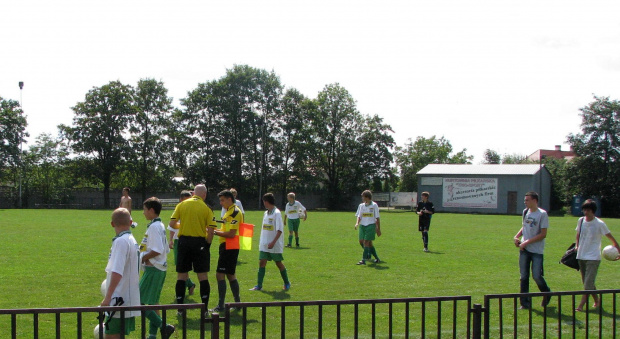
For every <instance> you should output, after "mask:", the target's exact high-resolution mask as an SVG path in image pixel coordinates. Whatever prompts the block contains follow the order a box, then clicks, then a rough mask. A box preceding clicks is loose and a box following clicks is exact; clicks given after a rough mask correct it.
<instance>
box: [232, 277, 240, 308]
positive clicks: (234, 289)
mask: <svg viewBox="0 0 620 339" xmlns="http://www.w3.org/2000/svg"><path fill="white" fill-rule="evenodd" d="M230 291H231V292H232V294H233V298H235V302H236V303H238V302H240V301H241V298H240V297H239V282H238V281H237V279H235V280H232V281H230Z"/></svg>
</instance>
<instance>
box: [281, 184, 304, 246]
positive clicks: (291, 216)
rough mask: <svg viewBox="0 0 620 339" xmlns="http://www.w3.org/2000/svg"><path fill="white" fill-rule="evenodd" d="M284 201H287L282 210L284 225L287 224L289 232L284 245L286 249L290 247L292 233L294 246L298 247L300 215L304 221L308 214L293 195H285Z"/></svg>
mask: <svg viewBox="0 0 620 339" xmlns="http://www.w3.org/2000/svg"><path fill="white" fill-rule="evenodd" d="M286 199H288V204H286V208H285V210H284V223H285V224H287V226H288V232H289V233H288V245H286V247H291V244H292V242H293V233H295V246H296V247H299V224H300V221H299V219H300V215H301V216H302V218H303V219H304V221H306V219H307V218H308V213H307V211H306V208H305V207H304V205H302V204H301V203H300V202H299V201H297V200H295V193H293V192H291V193H289V194H287V196H286Z"/></svg>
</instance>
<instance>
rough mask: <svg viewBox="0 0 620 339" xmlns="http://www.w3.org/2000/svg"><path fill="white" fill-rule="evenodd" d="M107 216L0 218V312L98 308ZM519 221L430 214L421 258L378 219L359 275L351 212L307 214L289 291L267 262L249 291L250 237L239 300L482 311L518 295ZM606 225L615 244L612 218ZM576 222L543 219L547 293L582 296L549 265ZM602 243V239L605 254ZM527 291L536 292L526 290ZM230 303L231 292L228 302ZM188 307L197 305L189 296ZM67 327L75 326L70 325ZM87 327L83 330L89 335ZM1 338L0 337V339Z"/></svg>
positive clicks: (607, 270)
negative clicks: (441, 302) (460, 303)
mask: <svg viewBox="0 0 620 339" xmlns="http://www.w3.org/2000/svg"><path fill="white" fill-rule="evenodd" d="M110 214H111V211H86V210H0V232H1V234H2V240H3V241H2V243H3V245H2V247H1V250H0V253H1V254H2V255H1V256H0V258H1V259H0V262H1V265H0V309H11V308H47V307H73V306H96V305H98V304H99V303H100V302H101V299H102V297H101V295H100V293H99V285H100V283H101V281H102V280H103V279H104V278H105V271H104V269H105V266H106V263H107V258H108V253H109V249H110V245H111V239H112V237H113V236H114V231H113V229H112V228H111V226H110V224H109V220H110ZM170 214H171V211H163V213H162V219H163V220H168V219H169V216H170ZM133 218H134V220H135V221H137V222H138V223H139V226H138V227H137V228H136V229H135V230H134V231H133V233H134V236H135V238H136V240H137V241H138V242H140V240H141V236H142V234H143V233H144V230H145V225H146V221H145V219H144V217H143V216H142V213H141V211H134V213H133ZM520 219H521V217H520V216H504V215H467V214H437V215H435V216H434V217H433V221H432V226H431V231H430V245H429V248H430V250H431V252H430V253H424V252H422V240H421V237H420V233H419V232H418V231H417V216H416V215H415V214H413V213H411V212H396V211H382V214H381V230H382V233H383V235H382V236H381V237H379V238H378V239H377V240H376V241H375V246H376V248H377V252H378V254H379V256H380V258H381V260H382V261H383V262H382V263H380V264H376V265H375V264H369V265H366V266H357V265H355V263H356V262H357V261H359V260H360V257H361V254H362V250H361V248H360V246H359V244H358V241H357V231H355V230H354V229H353V225H354V223H355V216H354V213H353V212H312V211H311V212H310V213H309V215H308V221H306V222H302V224H301V227H300V237H301V241H300V242H301V248H299V249H296V248H293V249H289V248H286V249H285V251H284V259H285V260H284V263H285V265H286V266H287V269H288V272H289V278H290V279H291V282H292V288H291V290H290V291H288V292H283V291H282V280H281V278H280V275H279V274H278V271H277V268H276V267H275V265H274V264H273V263H269V264H268V266H267V274H266V277H265V281H264V285H263V289H264V291H262V292H251V291H248V289H249V288H251V287H252V286H254V285H255V284H256V273H257V267H258V248H257V246H258V238H259V232H258V230H259V229H258V228H257V229H256V231H257V232H255V236H254V239H253V249H252V251H241V253H240V256H239V266H238V268H237V277H238V279H239V283H240V286H241V298H242V301H282V300H291V301H304V300H335V299H368V298H399V297H435V296H456V295H470V296H472V297H473V302H474V303H482V302H483V296H484V295H485V294H494V293H516V292H518V291H519V269H518V249H516V248H515V247H514V245H513V243H512V237H513V236H514V234H515V233H516V232H517V231H518V229H519V225H520ZM261 220H262V212H260V211H248V212H247V215H246V222H249V223H252V224H256V225H258V224H260V222H261ZM605 221H606V223H607V225H608V226H609V228H610V230H611V231H612V233H613V234H615V235H616V237H617V238H619V239H620V219H606V220H605ZM576 222H577V218H575V217H569V216H565V217H551V220H550V228H549V233H548V236H547V243H546V249H545V259H546V262H545V277H546V279H547V282H548V284H549V286H550V287H551V289H552V290H553V291H573V290H580V289H581V287H582V285H581V282H580V278H579V275H578V273H577V272H576V271H574V270H571V269H569V268H567V267H565V266H563V265H560V264H558V263H557V262H558V260H559V258H560V257H561V255H562V254H563V253H564V251H565V250H566V247H567V246H568V245H569V244H570V243H572V242H573V241H574V237H575V232H574V228H575V226H576ZM286 233H288V232H286ZM285 235H286V236H287V235H288V234H285ZM607 243H608V241H607V240H606V239H604V240H603V244H604V246H605V245H607ZM216 251H217V250H216V248H215V247H212V249H211V253H212V257H211V260H212V267H213V268H214V267H215V264H216V262H217V253H216ZM169 263H170V270H169V273H168V276H167V279H166V283H165V286H164V291H163V293H162V300H161V302H162V304H168V303H172V302H173V299H174V285H175V282H176V273H175V272H174V262H173V257H172V254H170V256H169ZM619 265H620V263H618V262H608V261H603V262H602V263H601V266H600V269H599V274H598V278H597V287H598V288H599V289H614V288H618V286H619V284H618V281H619V280H620V270H619V268H620V266H619ZM191 277H192V278H195V275H193V274H191ZM209 279H210V281H211V286H212V294H211V303H210V305H209V306H210V307H213V306H215V304H216V302H217V284H216V283H215V276H214V274H213V273H211V274H210V276H209ZM531 291H532V292H537V289H536V286H535V283H534V282H533V281H532V282H531ZM231 300H232V296H230V291H229V295H228V296H227V301H231ZM191 301H193V302H199V301H200V300H199V298H198V297H197V296H193V297H191V298H190V302H191ZM553 303H554V302H552V305H553ZM563 307H566V306H563ZM345 311H346V312H348V311H349V309H343V312H345ZM381 312H383V311H381ZM70 320H71V321H73V323H75V320H74V318H70ZM42 321H43V323H44V324H42V325H41V331H42V333H45V331H52V329H53V318H50V319H49V321H48V320H47V319H42ZM174 321H175V320H173V323H174ZM46 322H49V324H48V325H49V326H46V325H45V323H46ZM92 323H93V324H94V323H95V321H94V319H93V321H92ZM8 324H10V322H9V318H8V317H0V328H6V327H5V326H7V325H8ZM73 326H74V325H73ZM89 326H90V325H89ZM89 326H86V325H85V328H92V327H89ZM93 326H94V325H93ZM48 327H49V329H47V328H48ZM30 330H31V329H30ZM24 331H26V332H24V333H27V330H24ZM49 333H50V335H49V336H47V335H42V337H44V338H47V337H52V335H51V333H53V332H49ZM86 333H90V330H88V331H86ZM5 334H6V333H0V337H4V335H5ZM191 335H196V333H193V334H191V333H190V337H191ZM73 337H75V336H74V335H73ZM131 337H138V335H132V336H131ZM309 337H313V336H312V335H309Z"/></svg>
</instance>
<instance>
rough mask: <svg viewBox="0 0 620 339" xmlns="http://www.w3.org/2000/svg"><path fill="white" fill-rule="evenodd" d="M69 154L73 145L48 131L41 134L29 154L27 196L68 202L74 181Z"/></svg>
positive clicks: (55, 201)
mask: <svg viewBox="0 0 620 339" xmlns="http://www.w3.org/2000/svg"><path fill="white" fill-rule="evenodd" d="M68 157H69V149H68V147H67V145H66V144H64V143H63V142H62V140H60V139H56V138H54V137H52V136H51V135H50V134H48V133H43V134H41V135H39V136H37V138H36V139H35V142H34V145H32V146H30V149H29V152H28V153H27V154H26V159H27V160H26V163H27V168H28V170H27V176H26V178H25V182H24V184H25V187H26V196H27V197H30V198H33V195H36V200H37V201H40V202H41V203H43V204H62V203H65V204H66V203H68V202H69V199H70V197H69V192H68V190H69V189H70V188H71V187H72V186H73V184H74V182H73V181H72V180H71V176H70V175H69V173H68V171H67V167H66V163H67V161H68Z"/></svg>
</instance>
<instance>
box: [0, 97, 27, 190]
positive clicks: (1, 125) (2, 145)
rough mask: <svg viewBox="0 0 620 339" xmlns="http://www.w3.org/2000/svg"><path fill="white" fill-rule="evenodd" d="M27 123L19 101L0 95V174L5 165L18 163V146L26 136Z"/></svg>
mask: <svg viewBox="0 0 620 339" xmlns="http://www.w3.org/2000/svg"><path fill="white" fill-rule="evenodd" d="M27 125H28V123H27V121H26V116H25V115H24V111H23V110H22V109H21V107H20V105H19V102H17V101H15V100H10V99H6V100H5V99H3V98H2V97H0V158H1V159H2V161H0V174H2V170H3V169H4V168H5V167H6V166H17V165H19V163H20V161H19V160H20V156H19V155H20V152H21V149H20V146H21V144H22V143H24V142H26V137H28V133H27V132H26V126H27ZM0 179H2V178H1V177H0Z"/></svg>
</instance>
